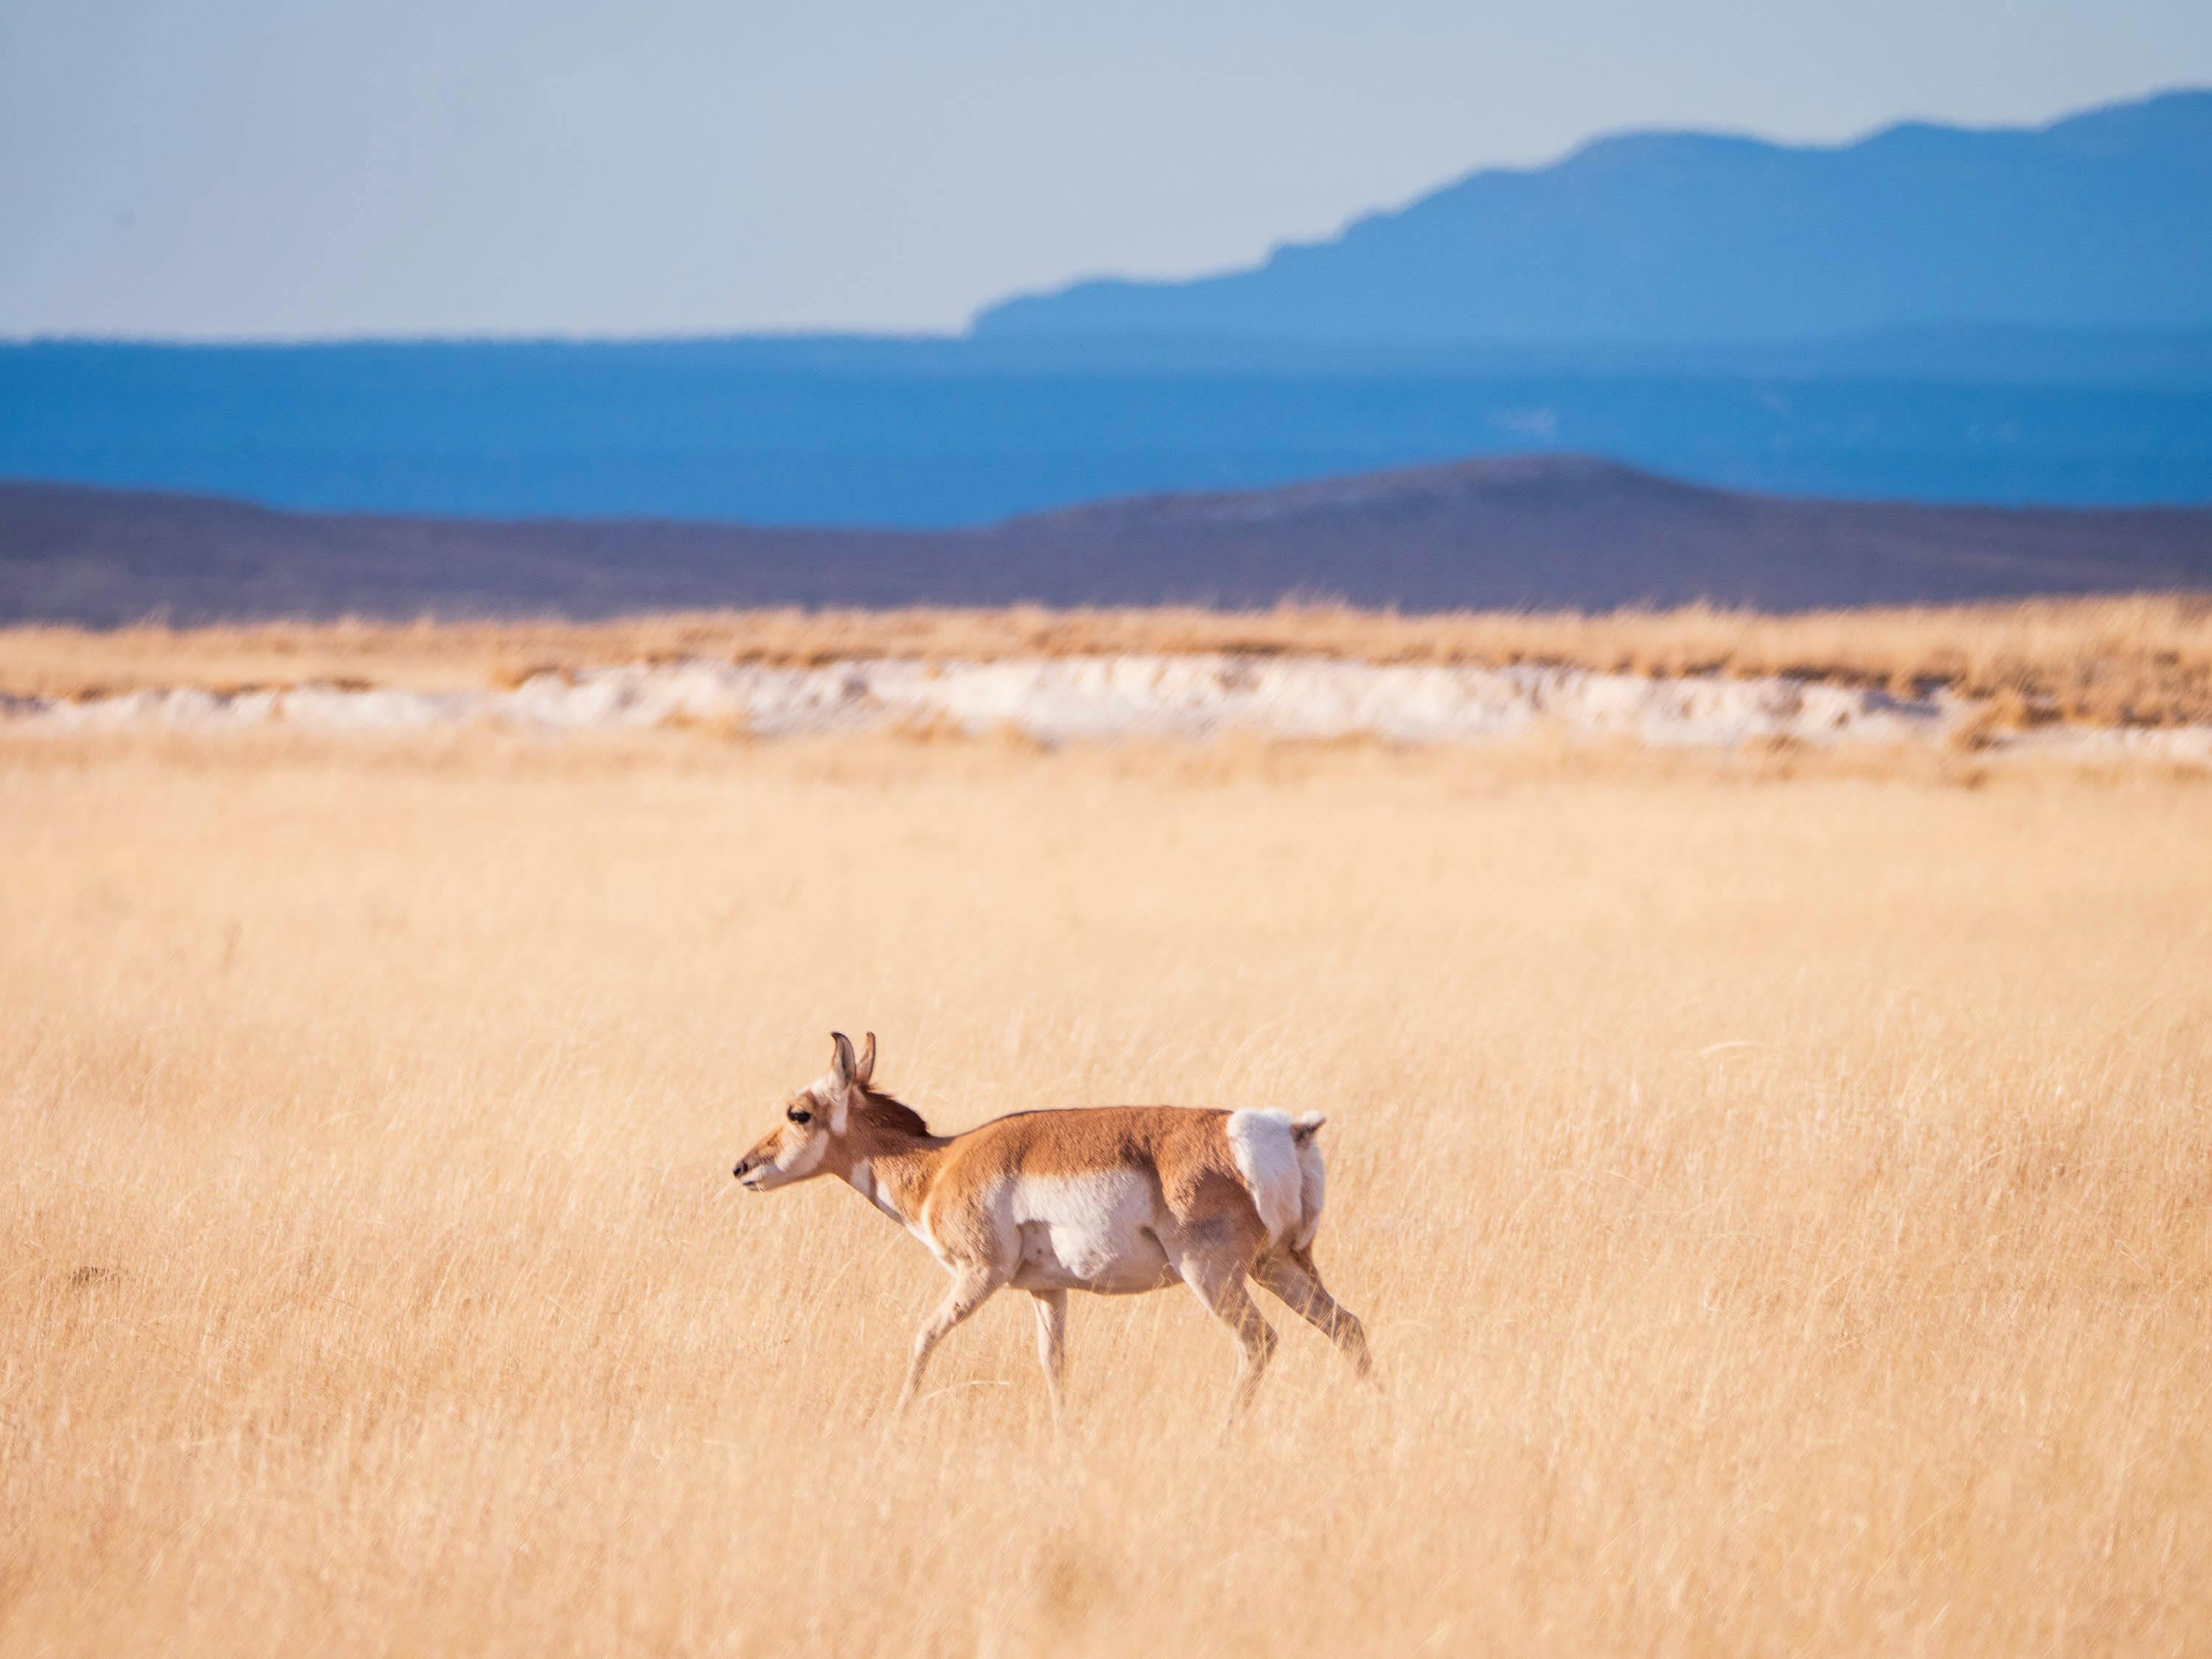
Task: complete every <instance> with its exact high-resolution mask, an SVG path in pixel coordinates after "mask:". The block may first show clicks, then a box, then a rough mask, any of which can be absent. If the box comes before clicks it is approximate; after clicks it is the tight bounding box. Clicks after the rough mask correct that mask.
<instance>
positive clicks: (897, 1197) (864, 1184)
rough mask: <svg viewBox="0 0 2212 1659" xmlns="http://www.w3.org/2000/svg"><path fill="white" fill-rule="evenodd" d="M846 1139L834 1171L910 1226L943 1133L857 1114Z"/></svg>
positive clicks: (943, 1143) (925, 1191)
mask: <svg viewBox="0 0 2212 1659" xmlns="http://www.w3.org/2000/svg"><path fill="white" fill-rule="evenodd" d="M916 1121H919V1120H916ZM847 1139H848V1143H849V1151H848V1155H847V1158H846V1160H845V1166H844V1168H843V1169H842V1170H839V1171H838V1173H839V1174H841V1175H842V1176H844V1177H845V1179H846V1181H847V1182H848V1183H850V1185H851V1186H852V1188H853V1190H854V1191H855V1192H857V1193H858V1194H860V1196H861V1197H863V1198H865V1199H866V1200H868V1201H869V1202H870V1203H871V1204H872V1205H874V1206H876V1207H877V1208H878V1209H879V1210H881V1211H882V1212H884V1214H885V1215H887V1216H889V1217H890V1218H891V1219H892V1220H894V1221H896V1222H897V1223H899V1224H900V1225H902V1226H909V1227H910V1226H912V1225H914V1224H915V1218H917V1217H918V1216H920V1214H921V1206H922V1200H924V1199H925V1198H926V1197H927V1194H928V1191H929V1183H930V1181H931V1179H932V1177H933V1175H934V1173H935V1165H936V1163H937V1158H938V1153H939V1151H940V1150H941V1149H942V1148H944V1147H945V1146H946V1145H947V1144H948V1139H947V1137H945V1136H943V1135H933V1134H930V1133H927V1131H926V1130H925V1131H924V1132H922V1133H919V1134H916V1133H909V1132H907V1131H905V1130H903V1129H901V1128H894V1127H890V1126H889V1125H886V1124H882V1123H877V1122H872V1121H867V1120H866V1119H859V1120H857V1121H855V1122H854V1126H853V1132H852V1133H851V1134H850V1135H848V1137H847Z"/></svg>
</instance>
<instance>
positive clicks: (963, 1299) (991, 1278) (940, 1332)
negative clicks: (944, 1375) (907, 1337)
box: [898, 1267, 1005, 1413]
mask: <svg viewBox="0 0 2212 1659" xmlns="http://www.w3.org/2000/svg"><path fill="white" fill-rule="evenodd" d="M1004 1282H1005V1280H1004V1279H1002V1278H1001V1276H1000V1274H998V1273H994V1272H993V1271H992V1270H991V1269H989V1268H988V1267H970V1268H966V1269H963V1271H962V1272H961V1273H960V1275H959V1277H958V1278H957V1279H954V1280H953V1281H952V1290H951V1294H950V1295H948V1296H947V1297H945V1300H944V1301H942V1302H940V1303H939V1304H937V1310H936V1311H935V1312H934V1313H933V1314H931V1315H930V1316H929V1317H928V1318H927V1319H925V1320H923V1321H922V1322H921V1330H920V1331H918V1332H916V1333H915V1339H914V1358H913V1360H912V1362H911V1363H910V1364H908V1366H907V1371H906V1386H905V1387H904V1388H902V1389H900V1390H899V1397H898V1409H899V1411H900V1412H902V1413H903V1412H904V1411H905V1410H906V1409H907V1407H909V1406H911V1405H913V1404H914V1396H915V1390H916V1389H919V1388H921V1374H922V1372H923V1371H924V1370H927V1369H928V1366H929V1356H930V1354H931V1353H932V1352H934V1351H935V1349H936V1347H937V1345H938V1344H939V1343H940V1342H942V1341H943V1340H945V1334H946V1333H947V1332H949V1331H950V1330H951V1328H953V1327H954V1326H955V1325H957V1324H958V1323H959V1322H961V1321H962V1320H963V1319H965V1318H967V1317H968V1316H969V1314H972V1313H974V1312H975V1310H976V1309H978V1308H980V1307H981V1306H982V1305H983V1304H984V1303H985V1302H987V1301H988V1300H989V1299H990V1296H991V1292H992V1291H995V1290H997V1289H998V1288H999V1286H1000V1285H1001V1284H1003V1283H1004Z"/></svg>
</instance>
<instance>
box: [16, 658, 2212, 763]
mask: <svg viewBox="0 0 2212 1659" xmlns="http://www.w3.org/2000/svg"><path fill="white" fill-rule="evenodd" d="M1971 708H1972V705H1971V704H1970V703H1968V702H1965V701H1963V700H1960V699H1957V698H1954V697H1952V696H1948V694H1938V695H1937V696H1932V697H1920V698H1899V697H1896V696H1891V695H1890V694H1889V693H1887V692H1886V691H1881V690H1866V689H1862V688H1857V687H1852V686H1842V685H1829V684H1815V683H1812V682H1808V681H1804V680H1798V679H1792V678H1767V679H1743V680H1737V679H1723V678H1716V677H1706V676H1694V677H1684V678H1657V677H1652V676H1647V675H1640V674H1601V673H1594V672H1590V671H1585V670H1582V669H1573V668H1547V667H1531V666H1523V667H1516V668H1449V667H1437V666H1432V665H1400V664H1389V665H1377V664H1371V663H1357V662H1340V661H1336V660H1333V659H1326V658H1320V657H1265V658H1251V657H1236V656H1221V655H1214V656H1172V657H1167V656H1145V655H1135V654H1132V655H1123V656H1091V657H1060V658H1051V659H1035V660H1015V661H1002V662H961V661H952V662H939V663H927V662H915V661H909V660H890V659H855V660H853V661H848V662H842V663H831V664H828V665H823V666H820V667H814V668H775V667H763V666H761V665H732V664H728V663H719V662H709V661H695V662H682V663H670V664H653V665H646V664H626V665H616V666H611V667H605V668H587V669H581V670H578V671H574V672H568V673H551V672H549V673H544V674H539V675H537V676H535V677H534V678H532V679H530V680H529V681H527V682H526V683H525V684H522V685H520V686H517V687H515V688H513V689H512V690H484V691H404V690H352V689H343V688H340V687H337V686H331V685H322V684H307V685H301V686H295V687H292V688H289V689H288V690H258V691H241V692H230V693H225V692H210V691H203V690H190V689H179V690H170V691H134V692H129V693H125V694H124V695H121V696H110V697H93V698H87V699H84V700H82V701H74V702H73V701H67V700H62V699H42V698H36V697H15V698H0V720H4V721H6V722H7V723H9V724H10V725H12V726H18V727H22V726H30V727H38V728H47V729H61V730H71V729H76V730H84V729H118V728H129V727H143V726H168V727H174V728H181V729H192V730H210V729H222V728H229V727H253V726H302V727H312V728H317V729H327V730H353V731H363V732H410V731H422V730H428V729H431V728H435V727H446V726H466V725H474V724H483V725H491V726H507V727H511V728H517V729H522V730H531V731H539V732H590V731H620V730H644V729H650V728H652V727H655V726H671V725H681V724H687V723H695V722H696V723H714V724H718V725H725V726H729V727H731V728H732V729H735V730H741V731H744V732H750V733H751V734H753V735H754V736H757V737H761V738H775V737H786V736H799V735H812V734H829V733H836V732H866V731H886V730H898V729H902V728H918V727H937V726H950V727H951V728H954V729H957V730H960V731H964V732H971V733H975V734H977V735H981V734H984V733H987V732H998V731H1014V732H1021V733H1023V734H1024V735H1025V736H1028V737H1030V738H1035V739H1036V740H1037V741H1039V742H1042V743H1047V744H1057V743H1068V742H1086V741H1088V742H1101V741H1111V740H1113V739H1116V738H1139V737H1149V738H1210V737H1215V736H1218V735H1221V734H1224V733H1229V732H1250V733H1255V734H1258V735H1261V736H1267V737H1282V738H1310V739H1328V738H1362V737H1369V738H1380V739H1382V740H1383V741H1385V742H1390V743H1400V744H1456V743H1481V742H1495V741H1499V740H1503V739H1509V738H1517V737H1522V736H1526V735H1528V734H1529V733H1530V732H1534V731H1535V730H1537V729H1539V728H1540V727H1541V728H1548V729H1551V730H1554V731H1560V732H1565V733H1567V734H1569V735H1571V736H1584V737H1591V738H1615V739H1628V740H1632V741H1636V742H1640V743H1644V744H1650V745H1653V746H1657V747H1692V748H1720V749H1727V748H1735V747H1741V746H1742V745H1745V744H1754V743H1763V742H1773V741H1778V740H1785V739H1786V740H1790V741H1794V742H1797V743H1802V744H1811V745H1814V746H1820V747H1828V746H1834V745H1838V744H1850V743H1880V744H1899V743H1913V742H1922V743H1934V742H1939V741H1941V740H1942V738H1944V737H1945V736H1947V735H1948V733H1949V732H1950V731H1951V730H1952V728H1953V727H1954V726H1955V725H1956V724H1957V723H1958V722H1959V721H1960V720H1961V719H1962V718H1964V717H1965V716H1966V714H1968V713H1969V712H1971ZM1995 747H1996V749H1997V750H2001V751H2004V750H2018V751H2021V752H2032V753H2059V754H2066V755H2079V756H2081V757H2085V758H2102V757H2113V758H2144V759H2154V760H2159V761H2165V762H2169V763H2177V764H2202V765H2212V727H2207V726H2192V727H2185V728H2179V729H2168V730H2160V731H2099V730H2085V729H2080V728H2072V727H2063V726H2053V727H2045V728H2042V729H2039V730H2037V731H2033V732H2021V733H2015V734H2000V735H1998V736H1997V737H1996V739H1995Z"/></svg>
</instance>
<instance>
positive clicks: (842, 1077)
mask: <svg viewBox="0 0 2212 1659" xmlns="http://www.w3.org/2000/svg"><path fill="white" fill-rule="evenodd" d="M829 1042H830V1054H829V1065H830V1068H831V1070H832V1071H833V1072H834V1073H836V1079H837V1080H838V1081H839V1082H840V1083H850V1082H851V1081H852V1080H853V1077H854V1073H856V1072H858V1071H859V1070H860V1062H859V1061H857V1060H854V1058H853V1039H852V1038H850V1037H848V1036H846V1035H845V1034H844V1033H843V1032H842V1031H832V1032H830V1033H829Z"/></svg>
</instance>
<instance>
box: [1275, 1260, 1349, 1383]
mask: <svg viewBox="0 0 2212 1659" xmlns="http://www.w3.org/2000/svg"><path fill="white" fill-rule="evenodd" d="M1252 1276H1253V1277H1254V1278H1255V1279H1258V1280H1259V1281H1260V1283H1261V1285H1264V1286H1266V1288H1267V1290H1269V1291H1272V1292H1273V1293H1274V1294H1275V1295H1276V1296H1278V1297H1281V1298H1282V1299H1283V1301H1284V1302H1285V1304H1288V1306H1289V1307H1290V1310H1291V1312H1292V1313H1295V1314H1296V1315H1297V1316H1298V1317H1299V1318H1301V1319H1303V1320H1304V1321H1305V1322H1306V1323H1307V1324H1309V1325H1310V1326H1312V1327H1313V1328H1315V1329H1316V1330H1317V1331H1319V1332H1320V1333H1321V1334H1322V1335H1324V1336H1326V1337H1327V1338H1328V1340H1330V1341H1332V1342H1334V1343H1335V1344H1336V1346H1337V1347H1338V1349H1339V1350H1340V1352H1342V1353H1343V1355H1344V1357H1345V1358H1346V1359H1348V1360H1350V1361H1351V1362H1352V1370H1355V1371H1357V1372H1358V1374H1359V1375H1360V1376H1363V1377H1366V1378H1368V1379H1369V1380H1370V1381H1372V1380H1373V1378H1372V1375H1371V1373H1372V1372H1373V1371H1374V1369H1375V1356H1374V1355H1373V1354H1372V1353H1370V1352H1369V1351H1368V1347H1367V1328H1366V1327H1365V1326H1364V1325H1362V1324H1361V1323H1360V1322H1359V1319H1358V1316H1357V1315H1355V1314H1354V1313H1352V1310H1350V1309H1348V1308H1346V1306H1345V1305H1344V1304H1342V1303H1340V1302H1339V1301H1338V1300H1337V1299H1336V1298H1335V1297H1333V1296H1331V1295H1330V1294H1329V1293H1328V1286H1327V1285H1324V1284H1322V1282H1321V1269H1320V1268H1318V1267H1315V1266H1314V1259H1313V1252H1312V1251H1311V1250H1310V1249H1291V1250H1287V1251H1284V1252H1281V1253H1279V1254H1277V1255H1267V1256H1263V1257H1262V1258H1261V1261H1260V1263H1259V1265H1258V1266H1257V1267H1255V1268H1254V1269H1253V1270H1252Z"/></svg>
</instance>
